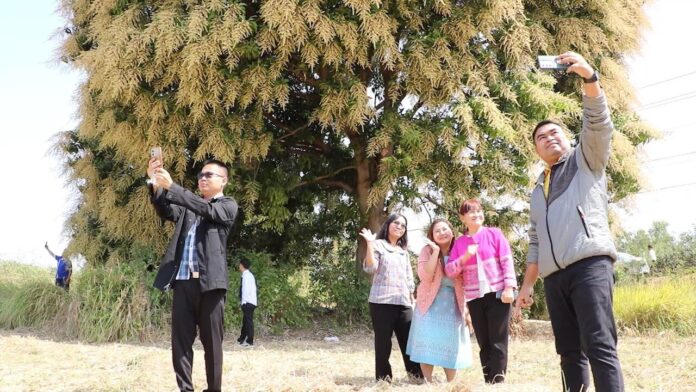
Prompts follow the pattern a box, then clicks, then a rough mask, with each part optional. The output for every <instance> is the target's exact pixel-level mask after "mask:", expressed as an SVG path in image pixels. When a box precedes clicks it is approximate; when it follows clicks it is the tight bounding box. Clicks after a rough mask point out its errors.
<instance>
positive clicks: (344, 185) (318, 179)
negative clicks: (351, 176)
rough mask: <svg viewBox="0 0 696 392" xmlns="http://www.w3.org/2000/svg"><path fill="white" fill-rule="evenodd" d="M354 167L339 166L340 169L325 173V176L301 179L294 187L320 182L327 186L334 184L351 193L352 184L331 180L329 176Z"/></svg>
mask: <svg viewBox="0 0 696 392" xmlns="http://www.w3.org/2000/svg"><path fill="white" fill-rule="evenodd" d="M355 169H356V167H355V166H346V167H342V168H340V169H338V170H336V171H334V172H333V173H331V174H327V175H325V176H319V177H315V178H313V179H311V180H307V181H302V182H300V183H299V184H297V185H296V186H295V188H299V187H301V186H304V185H309V184H322V185H329V186H335V187H338V188H343V189H345V190H346V192H348V193H353V187H352V186H350V185H349V184H347V183H345V182H343V181H338V180H331V178H333V177H335V176H336V175H338V173H340V172H343V171H346V170H355Z"/></svg>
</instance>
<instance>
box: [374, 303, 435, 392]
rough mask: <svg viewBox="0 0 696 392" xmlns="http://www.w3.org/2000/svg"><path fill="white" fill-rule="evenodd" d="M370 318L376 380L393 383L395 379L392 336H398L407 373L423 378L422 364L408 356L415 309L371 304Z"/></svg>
mask: <svg viewBox="0 0 696 392" xmlns="http://www.w3.org/2000/svg"><path fill="white" fill-rule="evenodd" d="M370 317H371V318H372V329H373V330H374V333H375V378H376V379H377V380H387V381H391V379H392V378H393V375H392V369H391V365H390V364H389V356H390V355H391V350H392V341H391V338H392V335H393V334H396V340H397V342H399V348H400V349H401V357H402V358H403V360H404V366H406V372H407V373H408V374H409V375H411V376H413V377H417V378H423V373H422V372H421V368H420V364H418V363H416V362H413V361H411V358H410V357H409V356H408V355H406V344H407V343H408V333H409V331H410V330H411V318H412V317H413V308H411V307H409V306H404V305H388V304H374V303H372V302H370Z"/></svg>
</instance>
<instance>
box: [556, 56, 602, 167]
mask: <svg viewBox="0 0 696 392" xmlns="http://www.w3.org/2000/svg"><path fill="white" fill-rule="evenodd" d="M558 57H559V62H562V63H565V64H570V67H568V71H567V72H568V73H575V74H577V75H579V76H580V77H581V78H583V81H584V84H583V90H584V94H583V119H582V133H581V134H580V148H581V151H582V154H583V156H584V159H585V161H586V162H587V164H588V166H589V167H590V169H591V170H592V171H595V172H597V171H602V170H604V169H605V168H606V167H607V164H608V162H609V153H610V150H611V136H612V132H613V131H614V124H613V123H612V122H611V116H610V113H609V108H608V106H607V100H606V97H605V95H604V92H603V91H602V88H601V86H600V85H599V78H598V76H597V74H596V71H595V69H594V68H592V67H591V66H590V64H588V63H587V61H586V60H585V59H584V58H583V57H582V56H580V55H579V54H577V53H574V52H566V53H564V54H562V55H560V56H558Z"/></svg>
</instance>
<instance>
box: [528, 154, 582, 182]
mask: <svg viewBox="0 0 696 392" xmlns="http://www.w3.org/2000/svg"><path fill="white" fill-rule="evenodd" d="M573 150H574V148H569V149H568V151H566V152H565V153H564V154H563V155H561V156H560V157H558V160H557V161H556V163H554V164H553V165H551V166H549V165H548V164H547V163H546V162H544V170H546V169H547V168H549V169H553V167H554V166H556V165H559V164H561V163H564V162H565V161H567V160H568V157H570V154H571V153H572V152H573ZM544 170H542V171H541V173H539V176H537V180H536V185H541V186H543V185H544Z"/></svg>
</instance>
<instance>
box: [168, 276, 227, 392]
mask: <svg viewBox="0 0 696 392" xmlns="http://www.w3.org/2000/svg"><path fill="white" fill-rule="evenodd" d="M225 294H226V291H225V290H212V291H207V292H205V293H201V286H200V283H199V280H198V279H190V280H179V281H176V284H175V285H174V300H173V302H172V362H173V364H174V373H176V383H177V384H178V385H179V390H181V391H193V381H192V379H191V367H192V365H193V342H194V340H195V339H196V327H198V330H199V331H200V339H201V343H202V344H203V350H204V352H205V355H204V358H205V375H206V379H207V381H208V389H207V390H208V391H220V390H221V388H222V338H223V334H224V330H223V316H224V313H225Z"/></svg>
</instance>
